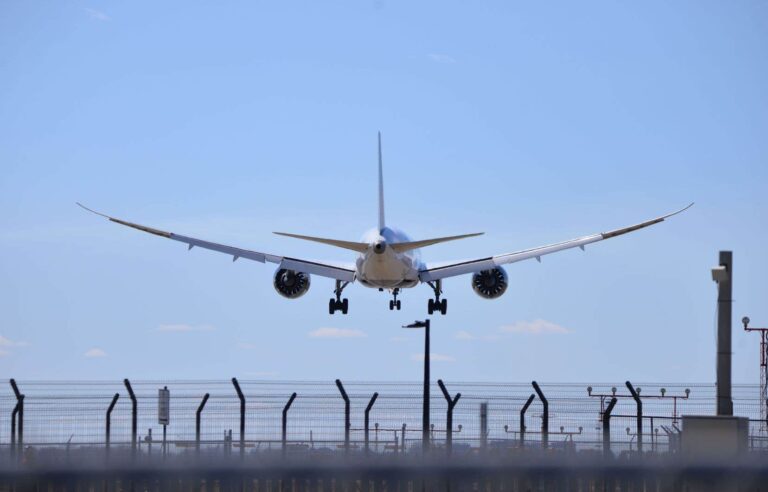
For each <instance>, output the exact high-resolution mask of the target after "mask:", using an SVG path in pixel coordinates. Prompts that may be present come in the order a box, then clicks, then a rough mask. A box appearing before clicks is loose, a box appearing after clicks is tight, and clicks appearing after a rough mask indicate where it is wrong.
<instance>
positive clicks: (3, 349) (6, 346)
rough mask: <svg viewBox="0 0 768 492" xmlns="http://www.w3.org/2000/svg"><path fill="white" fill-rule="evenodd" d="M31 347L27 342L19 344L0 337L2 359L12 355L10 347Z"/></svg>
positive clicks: (0, 355)
mask: <svg viewBox="0 0 768 492" xmlns="http://www.w3.org/2000/svg"><path fill="white" fill-rule="evenodd" d="M27 345H29V344H28V343H27V342H17V341H15V340H11V339H10V338H6V337H4V336H2V335H0V357H5V356H6V355H11V351H10V350H8V349H9V348H10V347H26V346H27Z"/></svg>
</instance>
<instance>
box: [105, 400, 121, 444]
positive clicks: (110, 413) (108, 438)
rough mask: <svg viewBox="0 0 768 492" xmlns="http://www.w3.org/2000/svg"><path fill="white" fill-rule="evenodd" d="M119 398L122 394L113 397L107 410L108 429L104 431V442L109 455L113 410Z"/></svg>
mask: <svg viewBox="0 0 768 492" xmlns="http://www.w3.org/2000/svg"><path fill="white" fill-rule="evenodd" d="M118 398H120V393H115V396H113V397H112V402H111V403H110V404H109V408H107V422H106V428H105V429H104V441H105V444H106V446H107V447H106V450H105V452H106V454H107V455H109V442H110V434H111V432H112V410H113V409H114V408H115V405H116V404H117V400H118Z"/></svg>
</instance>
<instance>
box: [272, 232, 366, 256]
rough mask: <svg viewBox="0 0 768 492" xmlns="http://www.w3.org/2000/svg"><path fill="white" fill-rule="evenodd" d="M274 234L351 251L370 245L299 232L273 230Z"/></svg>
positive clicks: (360, 249) (360, 250)
mask: <svg viewBox="0 0 768 492" xmlns="http://www.w3.org/2000/svg"><path fill="white" fill-rule="evenodd" d="M274 234H277V235H278V236H286V237H292V238H295V239H303V240H305V241H314V242H316V243H323V244H328V245H330V246H336V247H337V248H344V249H351V250H352V251H357V252H358V253H364V252H365V251H367V250H368V248H369V247H370V245H369V244H368V243H356V242H353V241H339V240H338V239H326V238H322V237H312V236H302V235H299V234H289V233H287V232H275V233H274Z"/></svg>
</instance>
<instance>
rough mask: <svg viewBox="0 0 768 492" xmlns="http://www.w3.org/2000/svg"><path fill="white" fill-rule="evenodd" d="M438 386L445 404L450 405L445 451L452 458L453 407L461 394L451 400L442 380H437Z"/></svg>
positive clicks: (446, 424) (447, 417) (446, 420)
mask: <svg viewBox="0 0 768 492" xmlns="http://www.w3.org/2000/svg"><path fill="white" fill-rule="evenodd" d="M437 385H438V386H440V391H442V392H443V397H444V398H445V402H446V403H447V404H448V410H447V412H446V414H445V450H446V453H447V454H448V456H451V453H452V452H453V407H455V406H456V404H457V403H458V402H459V398H461V393H456V396H455V397H454V398H451V395H450V393H448V390H447V389H446V387H445V384H444V383H443V380H442V379H438V380H437Z"/></svg>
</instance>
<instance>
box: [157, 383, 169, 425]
mask: <svg viewBox="0 0 768 492" xmlns="http://www.w3.org/2000/svg"><path fill="white" fill-rule="evenodd" d="M157 423H158V424H160V425H168V424H170V423H171V392H170V390H168V387H167V386H166V387H165V388H161V389H159V390H157Z"/></svg>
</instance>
